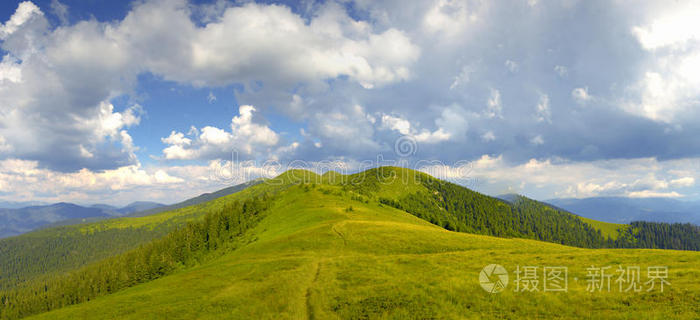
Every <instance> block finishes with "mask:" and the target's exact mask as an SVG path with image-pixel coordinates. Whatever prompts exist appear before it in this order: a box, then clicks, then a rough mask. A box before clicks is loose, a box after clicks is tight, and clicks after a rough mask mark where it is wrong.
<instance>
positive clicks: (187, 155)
mask: <svg viewBox="0 0 700 320" xmlns="http://www.w3.org/2000/svg"><path fill="white" fill-rule="evenodd" d="M238 112H239V114H238V115H237V116H235V117H233V119H231V132H228V131H225V130H223V129H219V128H216V127H211V126H206V127H204V128H202V129H201V130H197V128H194V127H192V129H190V132H189V133H188V135H190V136H193V137H192V138H186V137H185V134H184V133H181V132H175V131H172V132H171V133H170V136H168V137H166V138H161V141H162V142H163V143H165V144H167V145H168V147H166V148H165V149H163V155H164V157H165V159H183V160H188V159H214V158H225V157H227V156H230V154H231V153H232V152H242V153H243V154H244V155H247V156H255V155H257V154H258V153H260V152H266V151H272V150H271V149H270V148H271V147H274V146H276V145H277V144H278V142H279V136H278V134H277V133H276V132H274V131H272V129H270V128H269V127H267V126H265V125H261V124H258V123H255V122H253V113H254V112H255V107H253V106H249V105H243V106H240V107H239V108H238ZM268 156H272V154H269V155H268Z"/></svg>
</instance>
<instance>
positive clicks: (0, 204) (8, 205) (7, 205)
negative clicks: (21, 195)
mask: <svg viewBox="0 0 700 320" xmlns="http://www.w3.org/2000/svg"><path fill="white" fill-rule="evenodd" d="M45 205H48V203H46V202H41V201H0V209H19V208H26V207H31V206H45Z"/></svg>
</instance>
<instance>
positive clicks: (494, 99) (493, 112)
mask: <svg viewBox="0 0 700 320" xmlns="http://www.w3.org/2000/svg"><path fill="white" fill-rule="evenodd" d="M485 114H486V117H488V118H503V106H502V105H501V92H500V91H498V90H496V89H493V88H491V96H490V97H489V99H488V101H487V102H486V112H485Z"/></svg>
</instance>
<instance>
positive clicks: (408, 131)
mask: <svg viewBox="0 0 700 320" xmlns="http://www.w3.org/2000/svg"><path fill="white" fill-rule="evenodd" d="M381 126H382V127H383V128H385V129H390V130H394V131H397V132H399V133H400V134H402V135H404V136H410V137H412V138H413V139H415V141H416V142H423V143H438V142H442V141H445V140H449V139H450V137H451V136H452V135H451V134H450V133H449V132H447V131H446V130H445V129H444V128H438V129H437V130H435V131H429V130H427V129H416V128H415V126H412V125H411V123H410V122H409V121H408V120H406V119H403V118H401V117H395V116H391V115H387V114H384V115H382V118H381Z"/></svg>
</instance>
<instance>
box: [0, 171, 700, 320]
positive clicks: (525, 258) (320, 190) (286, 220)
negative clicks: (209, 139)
mask: <svg viewBox="0 0 700 320" xmlns="http://www.w3.org/2000/svg"><path fill="white" fill-rule="evenodd" d="M541 206H545V205H544V204H542V203H539V202H536V201H534V200H529V199H527V198H524V197H523V198H522V199H519V200H518V203H516V204H515V205H511V204H509V203H508V202H505V201H502V200H499V199H495V198H491V197H487V196H484V195H481V194H479V193H476V192H474V191H471V190H468V189H466V188H463V187H459V186H456V185H453V184H449V183H445V182H441V181H438V180H437V179H434V178H432V177H430V176H428V175H426V174H424V173H420V172H415V171H412V170H408V169H403V168H388V167H384V168H377V169H372V170H368V171H365V172H362V173H358V174H355V175H349V176H343V175H339V174H324V175H322V176H320V175H317V174H315V173H312V172H308V171H300V170H295V171H289V172H287V173H285V174H283V175H281V176H280V177H277V178H275V179H271V180H269V181H266V182H265V183H261V184H258V185H255V186H252V187H250V188H246V189H244V190H243V191H241V192H238V193H234V194H231V195H228V196H225V197H222V198H219V199H217V200H214V201H212V202H208V203H205V204H201V205H198V206H195V207H192V208H190V207H188V208H189V209H188V208H183V209H179V210H176V211H173V212H164V213H160V214H156V215H152V216H147V217H141V218H123V219H116V220H114V221H105V222H100V223H97V224H87V225H84V226H82V230H83V231H84V232H86V233H85V234H90V233H91V232H97V231H102V230H129V229H130V228H135V227H144V226H145V227H148V226H151V225H153V224H154V223H162V222H163V221H171V220H172V219H178V217H183V216H185V217H188V218H187V219H186V220H187V221H186V223H185V224H184V225H185V227H179V228H176V229H174V231H170V232H169V233H168V235H167V236H165V237H161V238H159V239H158V240H155V241H154V242H151V243H150V244H148V245H146V246H142V247H140V248H138V249H134V250H131V251H129V252H127V253H125V254H123V255H120V256H115V257H113V258H108V260H105V261H103V262H99V263H97V264H93V265H89V266H87V267H84V268H82V269H78V270H74V271H69V272H68V274H67V276H61V275H57V276H54V277H52V278H45V279H39V280H35V281H33V282H31V283H29V284H27V285H26V286H24V287H22V286H18V287H17V288H16V290H15V291H4V292H0V302H2V303H3V304H4V305H5V306H6V307H5V309H2V310H0V318H16V317H18V316H24V315H30V314H36V313H38V312H43V311H49V310H53V311H51V312H49V313H45V314H41V315H38V316H37V317H38V318H47V319H63V318H66V319H74V318H91V319H100V318H104V319H112V318H134V319H148V318H168V319H173V318H183V319H184V318H187V319H189V318H249V319H262V318H276V319H280V318H288V319H301V318H303V319H307V318H308V319H334V318H341V319H375V318H382V319H424V318H519V317H524V316H529V317H531V316H532V315H536V317H539V318H561V317H564V318H572V317H592V316H594V315H595V314H599V313H598V312H606V314H607V315H609V316H610V317H611V318H628V317H635V316H637V317H641V318H658V317H674V318H692V317H693V316H694V315H696V314H697V313H698V312H700V307H698V306H700V297H699V296H698V290H697V289H698V288H697V285H696V284H695V283H694V281H693V279H694V278H693V276H692V275H700V272H699V270H698V269H697V265H698V262H700V254H698V253H697V252H689V251H668V250H666V251H659V250H626V249H625V250H620V249H582V248H574V247H570V246H562V245H559V244H554V243H547V242H542V241H534V240H528V239H519V238H528V237H531V238H532V239H539V240H547V241H550V242H561V241H579V240H586V239H589V238H586V237H587V236H590V237H596V236H600V238H603V237H602V231H599V230H600V229H596V228H595V227H593V226H592V225H590V224H588V223H586V222H583V221H582V220H581V219H579V218H578V217H575V216H573V215H571V214H570V213H563V212H560V211H557V210H555V209H553V208H551V207H549V206H546V208H547V209H543V208H542V207H541ZM193 208H196V210H199V212H206V214H198V215H190V214H188V213H187V212H193V211H196V210H195V209H193ZM538 210H545V211H542V212H540V211H538ZM183 211H186V212H183ZM535 213H538V214H535ZM431 219H432V220H433V221H431ZM521 219H530V220H531V221H521ZM431 222H432V223H431ZM516 222H518V223H516ZM540 222H543V223H540ZM544 222H546V223H544ZM180 225H182V224H180ZM482 226H483V227H484V228H482ZM552 226H554V227H552ZM529 227H532V228H536V229H535V230H529V231H531V233H523V232H524V231H528V230H526V229H524V228H529ZM445 228H447V229H450V228H451V229H455V230H458V231H463V232H452V231H449V230H446V229H445ZM509 228H510V229H509ZM561 230H568V231H572V230H579V231H581V233H580V234H578V235H577V236H576V237H574V236H571V237H568V236H567V237H563V236H558V235H556V234H554V233H553V234H549V235H548V236H547V237H549V238H547V237H545V236H544V235H545V234H546V232H549V231H561ZM584 231H585V232H584ZM465 232H471V233H465ZM538 232H542V234H541V235H538ZM479 233H481V234H479ZM493 235H496V236H499V237H493ZM590 239H593V238H590ZM590 239H589V240H590ZM606 241H607V240H606ZM606 243H607V242H606ZM110 259H111V260H110ZM491 263H499V264H502V265H504V266H505V267H506V268H508V269H509V271H512V270H514V269H515V268H516V266H519V265H537V266H547V265H549V266H560V265H568V266H570V267H571V269H572V270H571V274H570V277H571V278H572V279H573V278H580V279H585V277H586V268H587V267H590V266H591V265H600V264H611V265H624V264H627V265H634V264H637V265H640V264H641V265H643V266H645V267H646V266H651V265H658V264H661V263H665V264H666V265H667V266H669V268H670V270H671V271H670V272H671V276H672V279H673V281H674V283H673V286H672V287H671V288H670V289H669V291H668V292H667V293H664V294H659V293H657V292H651V293H640V294H637V295H626V294H614V293H607V294H604V295H602V296H600V298H599V297H596V296H594V295H591V294H590V293H587V292H586V290H585V289H586V283H585V281H583V282H575V283H572V284H571V292H570V293H569V294H551V293H549V294H547V293H543V292H538V293H532V294H519V293H517V292H513V291H512V290H510V291H504V292H502V293H500V294H498V295H492V294H489V293H487V292H485V291H484V290H483V289H481V287H480V286H479V282H478V274H479V271H480V270H481V268H483V267H485V266H486V265H488V264H491ZM86 281H88V282H89V283H90V284H91V285H90V286H83V285H82V283H88V282H86ZM670 301H673V302H672V303H671V302H670ZM538 306H539V307H538ZM542 306H546V308H542ZM593 310H594V311H593ZM592 312H595V313H592Z"/></svg>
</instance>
